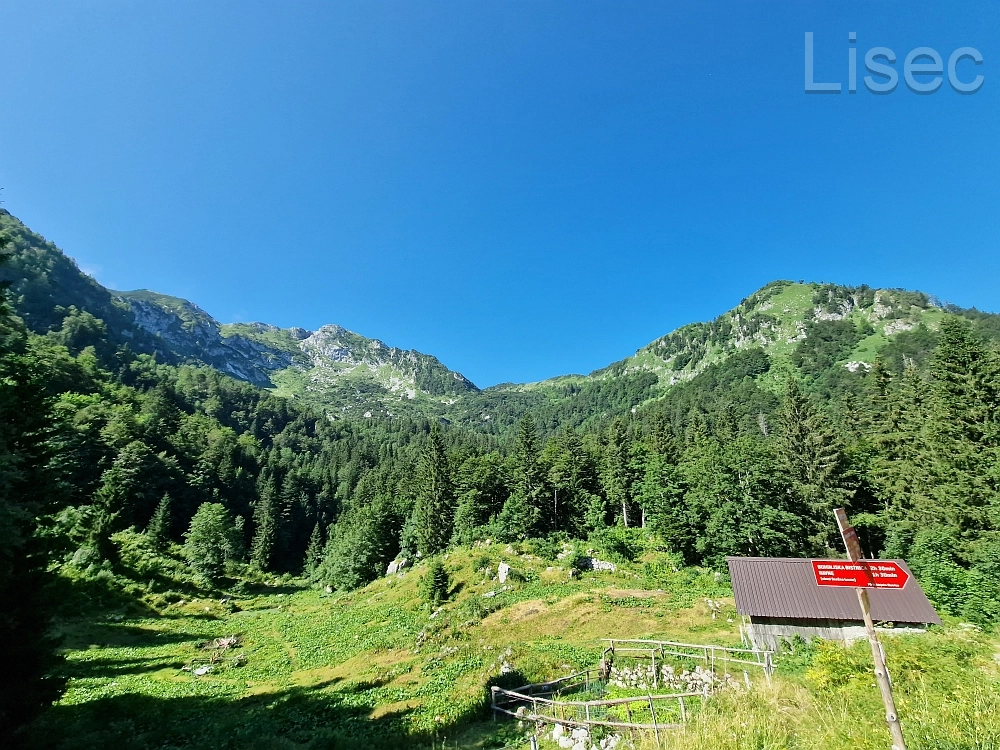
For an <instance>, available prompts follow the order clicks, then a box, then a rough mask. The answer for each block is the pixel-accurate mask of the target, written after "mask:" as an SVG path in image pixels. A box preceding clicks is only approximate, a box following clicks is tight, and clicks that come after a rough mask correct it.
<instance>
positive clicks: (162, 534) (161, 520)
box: [146, 493, 170, 552]
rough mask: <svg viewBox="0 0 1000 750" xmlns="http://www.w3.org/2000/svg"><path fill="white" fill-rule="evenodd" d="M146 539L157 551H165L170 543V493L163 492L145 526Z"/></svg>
mask: <svg viewBox="0 0 1000 750" xmlns="http://www.w3.org/2000/svg"><path fill="white" fill-rule="evenodd" d="M146 539H148V540H149V546H151V547H152V548H153V549H155V550H156V551H157V552H163V551H165V550H166V549H167V547H168V546H169V545H170V495H168V494H167V493H164V494H163V497H162V498H161V499H160V504H159V505H157V506H156V511H155V512H154V513H153V517H152V518H151V519H150V521H149V526H147V527H146Z"/></svg>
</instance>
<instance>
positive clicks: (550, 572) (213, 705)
mask: <svg viewBox="0 0 1000 750" xmlns="http://www.w3.org/2000/svg"><path fill="white" fill-rule="evenodd" d="M122 539H123V538H120V539H119V542H120V543H121V542H122ZM124 539H125V547H124V554H123V556H122V558H123V560H124V563H123V565H122V566H119V567H118V568H117V570H116V574H115V576H111V575H108V576H106V577H105V583H106V584H107V585H108V586H109V589H110V590H113V591H115V592H117V593H115V594H114V598H110V599H109V596H111V595H110V594H109V593H108V591H107V590H105V591H104V592H103V593H102V594H101V596H97V594H96V593H95V594H94V596H95V597H96V598H95V599H92V600H90V604H89V605H88V606H90V607H94V606H97V607H98V611H99V613H100V614H99V616H96V617H94V616H90V617H88V618H86V619H76V618H73V617H67V618H65V619H64V620H63V624H62V633H63V635H64V637H65V647H66V649H67V656H68V661H67V664H66V671H67V674H68V676H69V677H70V683H69V687H68V690H67V692H66V694H65V696H64V697H63V699H62V700H61V701H60V702H59V703H58V704H57V705H56V706H55V707H54V708H53V709H52V710H51V711H50V712H48V713H47V714H46V715H45V716H44V717H43V720H42V721H41V722H40V723H39V724H38V725H37V726H36V728H35V731H34V733H33V736H32V737H33V742H34V745H35V746H36V747H47V748H103V747H118V748H122V749H123V750H125V749H132V748H135V749H139V748H160V747H172V748H213V749H217V748H228V747H233V748H236V747H252V748H327V747H335V748H339V747H366V748H376V747H387V748H388V747H401V746H406V747H417V746H431V745H434V746H441V747H457V748H474V747H483V748H485V747H497V748H499V747H526V746H527V745H526V741H525V733H524V728H519V727H518V725H517V723H516V722H513V721H510V722H498V723H494V722H492V721H491V720H490V718H489V715H488V711H486V709H485V706H486V701H487V698H486V696H487V694H488V686H489V685H491V684H498V683H506V684H510V685H513V684H514V683H517V684H520V683H522V682H524V681H527V680H543V679H551V678H554V677H558V676H561V675H564V674H568V673H570V672H572V671H575V670H577V669H580V668H585V667H592V666H594V665H595V664H596V662H597V661H598V659H599V657H600V651H601V646H602V644H601V642H600V639H601V638H605V637H611V636H614V637H617V638H624V637H636V638H643V637H645V638H660V639H668V640H681V641H685V642H694V643H715V644H729V645H738V644H739V640H740V639H739V634H738V619H739V618H738V616H737V615H736V613H735V610H734V609H733V606H732V600H731V598H729V594H730V592H729V588H728V584H727V582H726V581H725V580H724V579H720V577H719V576H718V575H715V574H712V573H711V572H709V571H705V570H700V569H685V568H681V569H675V567H674V565H673V558H671V556H669V555H667V554H666V553H661V552H657V551H656V545H655V543H654V544H648V545H647V548H646V551H645V552H642V551H639V554H637V556H636V558H635V559H634V561H632V562H628V561H627V560H625V559H624V558H618V560H619V563H618V569H617V570H616V571H614V572H587V573H583V574H582V575H576V576H573V577H571V576H570V572H569V568H570V566H571V565H572V562H571V561H572V560H573V558H574V554H573V553H571V554H569V555H564V556H563V557H561V558H560V557H559V553H558V552H557V551H556V550H555V549H538V548H537V547H531V546H520V547H518V548H516V549H515V548H514V547H505V546H502V545H496V544H494V545H488V546H485V547H484V546H480V547H477V548H475V549H457V550H455V551H453V552H452V553H450V554H449V555H446V556H445V558H444V559H443V562H444V564H445V567H446V569H447V571H448V572H449V575H450V578H451V586H450V596H449V598H448V599H447V600H446V601H445V602H444V604H443V605H442V607H441V608H440V609H435V608H432V607H431V605H429V604H426V603H425V602H424V600H423V599H422V597H421V594H420V582H421V579H422V578H423V576H424V575H425V572H426V565H418V566H417V567H416V568H415V569H409V570H406V571H404V573H403V574H402V575H399V576H395V575H394V576H391V577H386V578H382V579H380V580H378V581H376V582H374V583H372V584H370V585H369V586H367V587H365V588H363V589H359V590H356V591H354V592H351V593H327V591H325V590H322V589H317V588H311V587H309V586H307V585H306V584H305V583H304V582H302V581H298V580H295V579H288V578H285V579H273V580H264V579H259V580H257V581H256V582H247V581H243V582H240V583H237V582H235V581H232V580H231V581H230V584H231V585H230V586H229V587H228V588H227V589H226V590H224V591H220V590H199V589H197V588H196V587H195V586H196V585H195V583H194V582H193V581H192V580H190V579H184V578H183V577H181V578H176V579H174V580H173V581H172V582H171V583H170V584H169V585H168V586H165V587H164V586H153V587H150V586H148V585H143V584H137V583H134V582H131V580H130V579H128V578H126V577H124V576H126V575H131V576H133V577H134V578H136V579H138V580H142V578H141V576H140V570H142V571H143V572H144V573H145V575H146V576H149V575H150V574H151V572H152V569H153V568H157V569H158V570H159V571H161V572H162V571H163V569H164V568H168V569H170V563H169V562H168V561H166V560H165V559H159V560H157V559H156V558H155V557H154V556H151V555H150V554H148V553H144V552H142V545H141V542H139V541H137V540H136V539H135V538H134V537H128V536H127V535H126V536H125V537H124ZM601 554H607V553H605V552H601ZM500 561H506V562H508V563H509V564H510V565H511V567H512V569H513V572H514V573H513V577H512V580H511V581H510V582H509V583H508V584H506V585H501V584H499V583H498V582H497V581H496V580H495V574H496V571H497V565H498V563H499V562H500ZM144 566H145V567H144ZM177 569H179V568H177ZM159 580H160V581H163V580H165V579H163V578H160V579H159ZM90 585H91V586H93V585H94V584H93V583H91V584H90ZM490 592H495V593H494V594H492V595H488V596H484V595H487V594H490ZM76 596H77V597H79V594H77V595H76ZM706 598H712V599H713V600H721V601H722V602H723V608H722V610H721V613H720V614H719V615H718V616H717V617H716V618H715V619H713V618H712V616H711V614H710V610H709V608H708V606H707V604H706V601H705V600H706ZM76 601H77V602H79V601H80V600H79V599H77V600H76ZM95 602H103V604H96V605H95ZM234 635H235V636H237V637H238V638H239V642H238V644H237V645H236V646H235V647H233V648H230V649H226V650H219V649H212V648H210V646H211V645H212V642H213V641H214V639H218V638H226V637H230V636H234ZM206 646H209V648H206ZM886 650H887V653H888V659H889V665H890V669H891V670H892V671H893V677H894V680H895V681H896V684H897V691H898V694H899V695H898V697H899V702H900V711H901V713H902V716H903V721H904V726H905V727H906V728H907V730H908V733H909V736H910V738H911V743H912V747H914V748H932V747H933V748H941V747H953V748H992V747H996V743H997V742H1000V718H998V717H1000V678H998V669H1000V664H998V663H997V660H1000V653H998V651H1000V642H998V641H997V639H996V637H995V636H993V635H989V634H983V633H982V632H980V631H978V630H977V629H974V628H970V627H967V626H961V625H958V624H955V623H951V624H949V625H947V626H945V627H943V628H940V629H938V630H937V631H936V632H934V633H931V634H928V635H924V636H909V637H895V638H887V639H886ZM866 654H867V652H866V645H865V644H859V645H858V646H856V647H855V648H853V649H849V650H846V649H843V648H840V647H837V646H807V645H806V644H800V645H799V646H798V647H797V648H796V651H795V653H786V654H784V655H782V656H781V657H780V658H779V672H778V674H777V675H776V677H775V679H774V681H773V683H772V684H771V685H767V684H765V683H764V682H763V680H762V679H761V678H760V677H759V675H754V685H753V689H752V690H750V691H747V690H745V689H739V690H734V691H731V692H730V693H728V694H723V695H720V696H716V697H713V698H711V699H710V700H709V702H708V704H707V706H706V707H705V708H704V710H701V711H699V710H698V708H697V707H695V708H694V709H693V720H692V722H691V723H690V724H689V726H688V727H687V728H686V729H685V730H683V731H678V732H673V733H672V734H670V735H669V736H667V737H664V738H663V742H664V746H666V747H678V748H689V747H690V748H693V747H732V748H745V747H760V748H786V747H787V748H793V747H794V748H799V747H801V748H816V750H819V749H820V748H824V749H834V748H859V747H860V748H869V747H870V748H881V747H885V746H887V742H888V739H887V734H886V733H885V731H884V728H883V726H882V723H881V719H880V711H881V708H880V702H879V697H878V693H877V690H876V689H875V688H874V687H873V684H872V680H871V677H870V672H869V669H870V666H869V664H870V658H869V657H868V656H867V655H866ZM213 660H214V663H212V662H213ZM206 666H211V669H210V670H209V671H206V672H204V673H202V674H198V672H196V671H195V670H198V668H199V667H206ZM506 672H509V673H508V674H504V673H506ZM615 690H618V693H620V694H626V693H628V692H629V691H622V690H620V689H615ZM618 693H613V694H618ZM529 729H530V728H529ZM634 740H635V744H636V746H638V747H643V746H645V747H652V746H653V738H651V737H643V736H638V737H635V738H634ZM543 746H551V747H555V745H554V744H553V743H549V744H548V745H544V743H543Z"/></svg>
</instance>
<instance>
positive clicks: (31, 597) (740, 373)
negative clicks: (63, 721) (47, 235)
mask: <svg viewBox="0 0 1000 750" xmlns="http://www.w3.org/2000/svg"><path fill="white" fill-rule="evenodd" d="M31 304H32V305H33V307H31V309H32V314H33V315H35V316H36V317H37V316H38V315H39V312H38V309H36V308H39V303H38V301H37V300H34V301H32V303H31ZM15 313H16V310H14V309H13V308H12V306H11V305H10V304H9V303H6V302H5V303H4V305H3V307H2V309H0V417H2V419H0V609H2V615H3V616H2V617H0V663H3V664H4V665H5V670H6V675H5V679H4V680H2V681H0V690H2V691H3V694H2V695H0V706H2V707H3V708H2V710H0V733H3V734H5V735H9V734H10V732H11V731H12V729H13V727H14V726H15V725H16V724H18V723H20V722H23V721H24V720H26V719H27V718H30V716H31V715H33V713H35V712H37V711H38V710H40V709H41V707H42V706H44V705H45V704H46V703H49V702H51V700H52V699H53V698H54V697H55V696H57V695H58V693H59V690H60V685H59V684H58V683H57V682H56V681H54V680H53V678H51V677H48V676H47V675H49V674H51V667H52V664H53V663H54V662H53V660H54V659H55V658H56V657H55V656H54V653H55V652H54V647H53V642H52V641H51V640H50V639H49V638H48V636H47V635H45V634H46V632H47V629H46V623H47V621H48V618H49V615H50V612H51V611H52V606H53V605H52V602H51V601H50V600H49V598H48V597H49V592H50V587H49V586H48V585H47V581H51V579H52V578H53V577H54V576H55V575H56V574H57V573H60V572H63V573H67V574H71V575H72V576H74V577H77V578H79V579H81V580H82V579H88V578H89V579H99V578H101V577H104V578H111V577H114V576H116V575H133V574H134V575H139V573H148V571H149V570H152V569H153V568H155V565H153V564H152V563H149V562H148V561H149V560H156V559H162V560H164V561H168V560H169V561H171V563H170V564H174V565H177V564H181V565H185V566H187V569H188V570H189V571H190V573H191V575H192V576H195V577H196V578H197V579H199V580H202V581H205V582H206V584H212V583H214V582H218V581H220V580H222V579H224V578H225V577H227V576H252V575H259V574H273V573H291V574H294V575H304V576H307V577H309V578H310V579H312V580H313V581H316V582H319V583H321V584H323V585H331V586H335V587H340V588H352V587H357V586H360V585H363V584H364V583H366V582H368V581H371V580H373V579H374V578H376V577H377V576H379V575H381V574H383V573H384V572H385V569H386V565H387V564H388V563H389V562H390V561H392V560H393V559H395V558H397V557H399V556H404V557H408V558H411V559H412V558H414V557H415V556H417V555H420V556H422V557H425V558H426V557H431V556H433V555H436V554H438V553H441V552H443V551H446V550H447V549H448V548H449V547H450V546H452V545H469V544H472V543H474V542H476V541H477V540H482V539H492V540H496V541H500V542H505V543H507V542H518V541H524V540H531V539H538V540H548V541H549V543H552V542H553V541H554V542H560V541H564V540H565V541H572V540H578V539H579V540H585V539H593V538H603V539H605V540H608V539H612V538H613V539H618V540H619V544H618V549H619V551H620V554H621V555H623V556H628V555H629V554H630V550H629V546H628V538H629V533H630V532H629V531H628V530H629V529H635V528H643V529H645V532H646V533H654V534H656V535H658V536H659V537H660V539H661V540H662V542H663V543H664V544H665V545H666V546H668V547H669V548H671V549H672V550H673V551H674V552H676V553H677V554H678V555H680V556H682V557H683V559H684V561H685V562H687V563H689V564H697V565H703V566H710V567H713V568H716V569H719V570H722V569H724V559H725V557H726V556H727V555H766V556H805V555H828V554H835V550H836V548H837V538H836V535H835V527H834V524H833V516H832V510H833V508H835V507H839V506H845V507H847V508H848V509H849V511H850V512H851V514H852V517H853V519H854V522H855V525H856V526H857V527H858V529H859V531H860V532H861V536H862V541H863V543H864V546H865V548H866V551H867V552H868V553H869V554H871V555H882V556H889V557H903V558H905V559H906V560H907V561H908V562H909V564H910V566H911V567H912V568H913V570H914V571H915V572H916V574H917V575H918V577H919V579H920V581H921V583H922V584H923V586H924V587H925V589H926V590H927V592H928V594H929V595H930V596H931V598H932V599H933V600H934V601H935V603H936V604H937V605H938V606H939V607H940V608H942V609H943V610H944V611H947V612H950V613H952V614H954V615H958V616H960V617H963V618H966V619H970V620H974V621H977V622H985V621H990V620H996V619H1000V495H998V483H1000V474H998V469H1000V462H998V454H997V451H998V447H1000V434H998V429H1000V426H998V421H997V420H998V413H1000V412H998V408H1000V392H998V389H1000V355H998V352H997V349H996V347H995V345H994V344H993V343H991V342H992V339H991V338H990V337H988V336H986V337H984V336H983V327H982V326H981V325H979V323H978V320H979V319H978V318H976V316H975V315H973V314H957V312H956V314H953V315H950V316H948V317H946V318H945V320H944V322H943V323H942V324H941V325H940V329H939V330H936V331H930V330H928V329H926V328H922V327H921V328H918V329H915V330H913V331H909V332H906V333H903V334H899V335H898V336H897V337H896V338H895V339H894V340H893V343H892V344H890V346H889V347H888V348H887V349H886V350H884V351H883V353H882V358H881V359H880V360H878V361H876V362H875V364H874V366H873V367H872V368H871V370H870V371H866V370H865V369H864V368H860V369H859V371H858V372H855V373H847V374H845V373H846V372H847V371H846V370H844V368H843V367H837V366H836V365H835V364H834V363H835V360H836V352H837V351H840V350H843V349H844V347H849V346H852V345H853V344H852V343H851V342H854V341H856V340H857V336H858V335H859V334H858V333H857V331H852V330H849V329H848V327H846V326H845V325H841V324H839V322H837V321H829V322H827V323H821V322H817V323H814V324H811V326H812V327H811V328H810V329H809V332H808V335H807V336H806V339H805V340H804V341H802V342H800V344H799V346H798V348H797V350H796V352H795V354H794V356H793V358H792V362H793V367H792V369H791V370H789V371H788V372H782V373H780V374H778V373H775V372H773V371H772V362H771V360H770V358H769V356H768V354H767V353H766V352H765V351H764V350H762V349H757V348H747V349H742V350H740V351H739V352H737V353H736V354H734V355H733V356H731V357H729V358H728V359H727V360H725V361H723V362H722V363H717V364H713V365H710V366H709V367H707V368H706V369H705V370H703V371H702V372H701V373H700V374H699V375H697V376H696V377H695V378H693V379H692V380H689V381H687V382H684V383H681V384H678V385H677V386H675V387H674V388H672V389H670V390H669V391H667V392H666V394H665V395H661V396H658V397H655V398H652V399H650V400H647V401H646V402H645V404H643V405H642V406H641V407H640V408H635V409H633V408H629V404H630V403H631V402H629V401H627V400H623V401H622V404H621V407H622V408H621V409H620V410H619V411H618V412H616V413H611V414H608V413H605V412H602V413H601V414H599V415H597V414H595V415H591V416H590V417H589V418H581V415H580V413H578V412H574V411H572V409H569V408H568V407H560V408H561V409H562V410H560V409H554V408H549V409H548V410H545V411H543V413H541V414H539V415H533V414H532V413H530V412H529V413H526V414H523V415H520V420H519V421H518V423H517V426H516V429H514V430H512V431H509V432H508V433H504V434H489V433H487V432H485V431H477V430H476V429H474V428H473V427H471V426H469V425H465V424H462V425H454V424H449V423H446V422H445V421H444V420H439V419H409V418H408V419H393V420H357V421H351V420H332V419H330V418H328V417H327V416H326V415H325V414H323V413H322V411H320V410H318V409H316V408H314V407H309V406H304V405H300V404H299V403H297V402H295V401H292V400H286V399H283V398H279V397H276V396H274V395H273V394H271V393H269V392H267V391H264V390H261V389H258V388H256V387H254V386H251V385H249V384H247V383H243V382H240V381H236V380H234V379H232V378H230V377H228V376H225V375H222V374H220V373H218V372H216V371H215V370H212V369H210V368H206V367H195V366H188V365H177V364H165V363H163V362H160V361H157V359H156V357H154V356H152V355H150V354H137V353H135V352H134V351H132V350H130V348H129V346H128V344H127V343H124V344H123V343H120V342H116V341H115V340H114V337H113V336H111V335H109V333H108V323H107V321H104V320H102V319H100V318H98V317H95V316H94V315H92V314H91V313H88V312H83V311H81V310H79V309H76V308H75V307H72V306H71V307H68V308H59V309H58V310H55V311H54V312H52V313H51V315H50V317H51V316H56V320H57V323H55V324H53V325H50V326H48V327H47V330H45V331H44V332H38V331H35V332H32V331H31V330H29V329H28V328H27V327H26V326H25V323H24V322H23V320H22V318H20V317H18V315H17V314H15ZM991 320H992V319H991ZM848 325H850V324H848ZM845 342H846V343H845ZM838 347H839V349H838ZM649 377H652V376H640V377H638V378H636V377H634V376H633V377H631V379H630V380H629V381H627V383H626V385H625V387H626V388H627V389H629V392H631V391H632V390H634V391H635V392H636V393H640V394H642V396H643V398H647V399H648V398H649V397H651V396H654V395H655V394H654V391H653V390H651V389H652V385H653V383H652V382H651V381H649ZM768 378H770V381H768ZM765 383H768V384H767V385H765ZM774 383H778V386H777V387H775V386H774ZM604 390H605V391H607V392H608V393H617V392H616V391H614V390H613V389H612V388H611V386H606V387H604ZM601 398H605V397H601ZM605 402H606V404H607V403H612V404H613V403H616V402H615V401H614V400H608V398H605ZM588 403H589V402H588ZM560 415H564V418H563V419H562V420H560V418H559V416H560ZM536 417H537V418H538V420H537V421H536ZM560 422H561V423H560ZM607 546H608V545H607V544H606V545H605V547H607ZM611 547H612V548H613V549H614V545H611ZM137 559H142V560H146V562H144V563H143V565H144V566H145V567H142V566H140V565H138V564H137V563H136V560H137ZM164 564H166V563H164ZM150 565H153V567H152V568H151V567H150ZM137 571H139V573H137Z"/></svg>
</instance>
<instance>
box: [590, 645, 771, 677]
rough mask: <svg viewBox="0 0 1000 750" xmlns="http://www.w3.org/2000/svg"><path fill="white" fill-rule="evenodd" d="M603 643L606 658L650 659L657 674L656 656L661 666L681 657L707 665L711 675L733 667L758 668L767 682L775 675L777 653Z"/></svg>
mask: <svg viewBox="0 0 1000 750" xmlns="http://www.w3.org/2000/svg"><path fill="white" fill-rule="evenodd" d="M602 640H603V641H604V642H605V643H607V644H608V646H607V648H605V649H604V658H605V659H606V658H607V657H608V655H610V656H611V657H612V658H614V655H615V654H623V655H630V656H641V657H646V656H648V657H649V658H650V660H651V661H652V665H653V669H654V673H655V669H656V657H657V655H659V657H660V663H661V664H662V663H663V660H664V657H665V656H679V657H681V658H682V659H691V660H693V661H701V662H704V663H705V665H706V666H707V667H708V668H709V669H710V670H711V671H712V672H716V671H717V669H718V668H719V666H721V667H722V674H723V675H725V674H727V673H728V667H729V665H730V664H738V665H741V666H751V667H757V668H759V669H761V670H763V672H764V675H765V677H767V679H768V681H770V679H771V674H772V673H773V672H774V652H773V651H765V650H763V649H756V648H730V647H729V646H714V645H710V644H701V643H678V642H676V641H647V640H639V639H630V638H603V639H602Z"/></svg>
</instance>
